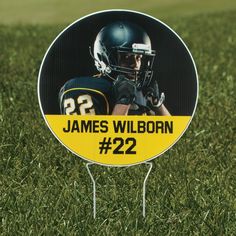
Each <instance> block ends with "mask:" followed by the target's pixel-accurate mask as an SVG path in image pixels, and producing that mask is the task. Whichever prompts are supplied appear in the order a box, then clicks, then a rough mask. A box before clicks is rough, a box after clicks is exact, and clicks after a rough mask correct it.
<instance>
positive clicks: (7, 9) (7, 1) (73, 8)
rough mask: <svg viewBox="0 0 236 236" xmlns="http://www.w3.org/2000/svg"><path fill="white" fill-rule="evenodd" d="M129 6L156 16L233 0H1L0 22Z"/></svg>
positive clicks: (61, 18)
mask: <svg viewBox="0 0 236 236" xmlns="http://www.w3.org/2000/svg"><path fill="white" fill-rule="evenodd" d="M115 8H116V9H133V10H136V11H141V12H144V13H148V14H153V15H155V16H156V17H157V18H159V19H166V18H168V17H170V16H171V17H173V16H176V17H179V16H186V15H196V14H199V13H209V12H216V11H222V10H229V9H231V10H232V9H236V1H235V0H158V1H157V0H146V1H136V0H112V1H111V0H96V1H94V0H70V1H67V0H34V1H32V0H21V1H14V0H1V1H0V22H2V23H5V24H15V23H33V24H37V23H44V24H45V23H46V24H61V23H66V24H68V23H71V22H73V21H75V20H77V19H78V18H80V17H82V16H84V15H87V14H90V13H92V12H95V11H101V10H105V9H115Z"/></svg>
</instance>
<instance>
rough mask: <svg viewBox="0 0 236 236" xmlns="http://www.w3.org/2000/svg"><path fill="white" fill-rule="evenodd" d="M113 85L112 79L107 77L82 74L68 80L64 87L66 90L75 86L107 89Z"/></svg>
mask: <svg viewBox="0 0 236 236" xmlns="http://www.w3.org/2000/svg"><path fill="white" fill-rule="evenodd" d="M111 86H112V81H111V80H109V79H107V78H106V77H95V76H80V77H75V78H72V79H70V80H68V81H67V82H66V83H65V84H64V85H63V87H62V89H63V90H64V91H66V90H69V89H74V88H84V89H95V90H96V89H98V90H105V91H106V90H107V89H110V87H111Z"/></svg>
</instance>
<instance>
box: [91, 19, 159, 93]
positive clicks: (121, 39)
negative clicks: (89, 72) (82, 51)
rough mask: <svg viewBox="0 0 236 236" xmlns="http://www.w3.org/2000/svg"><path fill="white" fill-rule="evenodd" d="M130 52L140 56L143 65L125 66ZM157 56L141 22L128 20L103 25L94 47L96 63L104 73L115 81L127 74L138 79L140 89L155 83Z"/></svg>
mask: <svg viewBox="0 0 236 236" xmlns="http://www.w3.org/2000/svg"><path fill="white" fill-rule="evenodd" d="M127 55H128V56H129V57H130V56H132V55H133V56H134V57H138V58H139V60H141V61H140V66H138V67H136V68H134V67H131V66H129V65H127V66H124V63H121V62H122V60H124V59H125V58H126V57H127ZM155 56H156V52H155V50H152V47H151V40H150V38H149V36H148V34H147V33H146V32H145V31H144V30H143V29H142V28H141V27H139V26H138V25H136V24H133V23H131V22H127V21H117V22H114V23H112V24H109V25H107V26H105V27H103V28H102V29H101V30H100V31H99V33H98V34H97V37H96V39H95V42H94V47H93V58H94V61H95V66H96V68H97V70H98V71H99V72H100V73H102V74H103V75H107V76H108V77H110V78H112V79H113V80H115V79H116V78H117V76H118V75H120V74H123V75H125V76H127V77H128V78H130V79H132V80H134V81H135V83H136V86H137V88H139V89H141V88H142V87H144V86H148V85H149V84H150V82H151V79H152V74H153V70H152V66H153V62H154V58H155Z"/></svg>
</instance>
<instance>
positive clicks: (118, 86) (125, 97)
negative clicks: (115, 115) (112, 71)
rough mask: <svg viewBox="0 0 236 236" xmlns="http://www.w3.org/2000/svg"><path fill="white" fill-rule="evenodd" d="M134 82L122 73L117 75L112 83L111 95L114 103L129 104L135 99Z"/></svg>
mask: <svg viewBox="0 0 236 236" xmlns="http://www.w3.org/2000/svg"><path fill="white" fill-rule="evenodd" d="M135 92H136V86H135V83H134V82H133V81H131V80H129V79H127V78H126V77H125V76H124V75H118V76H117V79H116V80H115V82H114V84H113V96H114V98H115V103H116V104H124V105H129V104H132V103H133V101H134V99H135Z"/></svg>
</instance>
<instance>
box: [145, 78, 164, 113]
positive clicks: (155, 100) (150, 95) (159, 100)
mask: <svg viewBox="0 0 236 236" xmlns="http://www.w3.org/2000/svg"><path fill="white" fill-rule="evenodd" d="M143 94H144V96H145V97H146V99H147V105H148V107H150V108H151V109H155V108H158V107H160V106H161V105H162V104H163V102H164V100H165V94H164V93H161V94H160V91H159V87H158V83H157V81H156V80H153V81H152V82H151V84H150V85H149V86H148V87H146V88H144V89H143Z"/></svg>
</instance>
